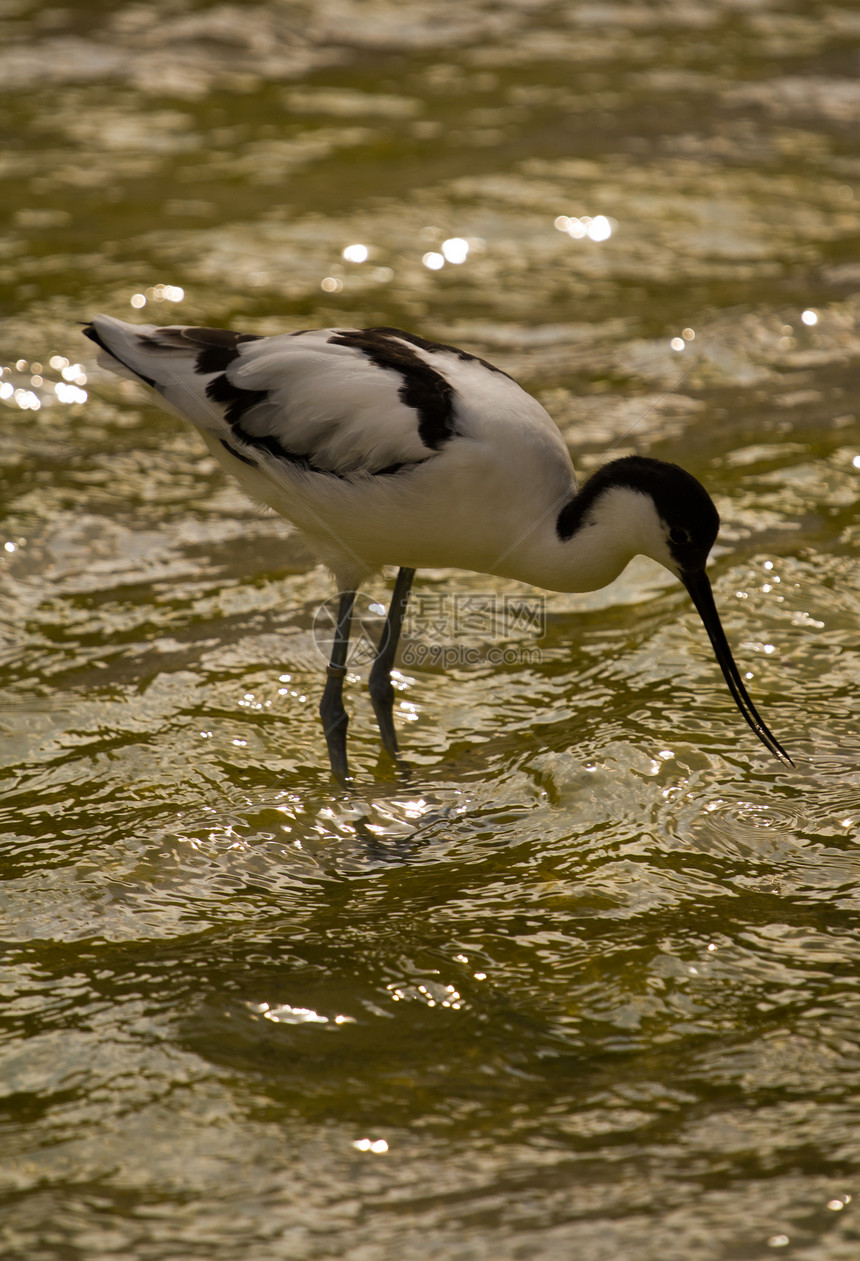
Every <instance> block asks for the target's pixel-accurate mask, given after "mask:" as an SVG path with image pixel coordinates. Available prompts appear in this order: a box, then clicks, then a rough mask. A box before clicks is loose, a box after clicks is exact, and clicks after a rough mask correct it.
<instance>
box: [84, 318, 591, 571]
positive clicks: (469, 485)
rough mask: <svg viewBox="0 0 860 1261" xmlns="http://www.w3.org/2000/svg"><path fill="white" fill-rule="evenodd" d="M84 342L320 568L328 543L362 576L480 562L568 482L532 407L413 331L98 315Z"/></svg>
mask: <svg viewBox="0 0 860 1261" xmlns="http://www.w3.org/2000/svg"><path fill="white" fill-rule="evenodd" d="M87 333H88V336H90V337H91V338H92V339H93V340H94V341H96V342H97V344H98V345H99V346H100V348H101V349H102V352H103V354H102V355H101V356H100V362H101V363H102V364H103V366H105V367H108V368H110V369H111V370H113V371H115V372H117V373H119V374H121V375H125V376H129V377H132V378H133V379H138V380H141V381H143V382H144V383H145V384H147V385H150V386H152V387H153V388H154V389H155V390H157V391H158V393H159V394H160V395H161V397H162V399H163V402H164V404H165V405H166V406H168V407H169V408H170V409H171V410H173V411H175V412H178V413H179V414H180V415H182V416H184V417H186V418H187V419H189V420H191V421H192V422H193V423H194V424H195V425H196V426H197V427H198V428H199V429H200V430H201V432H202V433H203V435H204V438H205V439H206V440H207V445H208V446H209V448H210V450H211V451H212V452H213V454H215V455H216V456H217V457H218V458H219V459H220V460H221V462H222V463H223V464H224V465H225V467H227V468H228V469H229V470H230V471H231V472H232V473H234V474H235V475H237V476H238V477H239V479H240V480H241V481H242V482H243V483H244V484H245V486H246V488H247V489H248V490H249V492H250V493H251V494H252V495H254V496H255V497H256V498H258V499H262V500H263V501H264V502H266V503H269V504H270V505H271V506H273V507H274V508H276V509H277V510H278V511H279V512H281V513H282V514H283V515H284V516H285V517H287V518H288V519H289V520H292V521H294V522H295V523H296V524H297V525H298V526H299V527H300V528H301V529H303V530H304V531H305V532H306V533H307V534H309V535H310V536H311V539H312V540H316V542H317V543H318V544H319V543H320V540H321V539H322V540H323V541H324V542H325V543H326V546H325V547H323V549H322V550H323V551H324V552H325V553H327V554H326V555H325V556H324V558H325V559H327V561H328V563H330V564H334V562H333V560H332V555H333V554H334V552H336V551H337V550H338V549H340V551H341V552H344V551H345V552H351V553H352V554H353V555H354V556H357V557H360V558H361V560H362V562H363V563H364V567H365V568H369V569H375V568H378V567H379V566H381V565H383V564H403V563H411V562H412V560H416V562H417V565H419V566H420V565H427V564H432V565H452V566H462V567H464V568H471V569H483V568H486V567H487V566H488V563H489V562H488V560H487V557H488V556H489V555H490V554H491V553H493V552H494V549H496V548H497V547H504V546H506V545H507V544H506V542H505V538H506V537H507V532H513V533H512V537H513V536H515V534H516V531H517V530H519V529H521V528H522V527H523V522H524V521H525V517H524V516H523V512H525V513H527V514H531V520H533V519H534V502H535V499H536V498H537V501H538V502H540V501H541V500H544V501H545V500H546V499H549V501H550V502H552V501H553V500H554V499H555V498H556V497H557V496H558V495H559V494H561V495H563V494H564V493H565V492H566V490H569V489H570V487H571V485H572V482H573V471H572V468H571V465H570V459H569V455H568V453H567V449H566V447H565V445H564V442H563V439H562V437H561V435H560V433H559V431H558V429H557V428H556V426H555V424H554V423H553V421H552V420H551V419H550V417H549V416H548V415H547V413H546V411H545V410H544V409H543V407H542V406H541V405H540V404H539V403H538V402H537V400H536V399H534V398H532V397H531V395H529V394H527V393H526V392H525V391H524V390H523V389H521V387H520V386H519V385H517V383H516V382H515V381H513V380H512V379H511V378H510V377H509V376H507V375H506V374H505V373H504V372H501V371H500V370H498V369H496V368H494V367H493V366H492V365H490V364H488V363H486V362H485V361H483V360H481V359H479V358H477V357H475V356H472V355H469V354H467V353H466V352H464V351H460V350H456V349H455V348H453V347H449V346H443V345H440V344H438V343H434V342H428V341H425V340H424V339H423V338H419V337H416V336H414V335H412V334H408V333H403V332H400V331H398V330H393V329H365V330H357V329H319V330H312V331H306V332H299V333H292V334H280V335H277V336H274V337H256V336H254V335H251V334H241V333H234V332H228V331H226V330H219V329H200V328H193V327H181V326H176V327H168V328H156V327H154V326H148V325H142V326H141V325H130V324H126V323H124V322H123V321H120V320H116V319H112V318H111V317H108V316H98V317H97V318H96V319H94V320H93V322H92V325H91V326H89V328H88V329H87ZM518 505H521V508H522V511H520V510H519V509H518ZM480 514H483V516H484V518H485V520H484V523H483V534H484V536H485V537H484V539H483V542H479V536H480V534H481V530H480V529H479V530H478V532H477V534H476V532H475V528H474V523H475V518H476V515H480ZM521 516H523V520H522V521H520V517H521ZM500 530H501V531H502V534H503V535H505V538H500V539H498V540H497V539H496V536H497V535H498V534H499V531H500ZM464 531H465V535H464ZM470 539H471V543H470V541H469V540H470ZM407 551H408V553H409V555H408V556H407V555H404V552H407ZM383 553H384V555H383ZM470 557H471V558H472V559H471V562H470ZM334 567H335V568H337V566H336V565H334Z"/></svg>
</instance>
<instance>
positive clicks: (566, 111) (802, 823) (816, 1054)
mask: <svg viewBox="0 0 860 1261" xmlns="http://www.w3.org/2000/svg"><path fill="white" fill-rule="evenodd" d="M858 72H860V16H858V10H857V6H856V4H854V3H853V2H852V0H843V2H842V3H839V2H835V0H834V2H832V3H829V2H825V0H820V2H819V0H816V2H815V3H802V2H801V0H797V2H796V3H792V2H791V0H756V2H752V3H743V4H740V3H730V2H728V0H713V2H712V3H710V4H708V5H703V4H697V3H693V2H692V0H689V2H684V3H679V4H673V5H659V4H644V3H632V2H631V3H616V4H602V3H580V2H569V3H563V4H562V3H541V2H540V0H531V2H526V0H501V2H498V3H489V2H487V3H477V2H470V3H464V0H458V2H457V3H454V2H453V0H434V3H432V4H430V3H423V2H422V0H405V2H404V3H402V4H399V5H394V4H388V3H382V0H365V2H364V3H361V2H360V0H337V2H336V0H321V2H319V3H311V2H310V0H308V2H307V3H286V2H282V3H277V0H273V2H270V3H268V4H265V5H264V4H254V3H248V4H238V3H230V2H229V0H228V2H227V3H223V4H218V5H215V4H209V3H202V2H200V0H198V2H196V3H195V2H194V0H173V2H168V0H164V3H151V2H143V3H138V4H134V5H118V4H109V3H104V2H103V3H100V4H92V3H90V4H87V5H86V6H83V5H81V6H64V5H62V3H61V4H59V5H57V6H56V7H49V8H45V7H44V6H43V5H41V4H34V3H33V4H31V3H28V2H26V0H5V3H4V4H3V5H2V9H0V91H2V96H0V100H2V115H0V128H2V132H3V144H2V148H0V173H2V177H3V197H2V209H0V214H2V215H3V217H4V220H5V225H4V230H3V235H2V238H0V254H2V268H0V303H2V306H0V366H3V373H2V375H0V415H2V421H3V430H2V433H3V439H2V443H0V749H2V761H0V835H2V847H0V874H2V918H0V938H2V941H3V954H2V960H0V976H1V977H2V981H0V984H2V991H0V992H2V997H3V1002H2V1007H0V1029H2V1033H1V1034H0V1037H2V1044H0V1050H2V1067H0V1088H2V1091H3V1110H2V1113H0V1173H2V1180H0V1185H2V1192H0V1253H2V1255H3V1257H4V1258H5V1257H8V1258H10V1259H11V1258H15V1259H16V1261H17V1259H18V1258H20V1259H21V1261H24V1259H26V1261H43V1259H49V1258H50V1259H51V1261H53V1259H54V1258H57V1259H60V1258H62V1259H63V1261H78V1259H81V1261H83V1259H85V1258H86V1259H89V1258H111V1259H112V1258H120V1257H123V1258H124V1257H128V1256H133V1257H135V1258H141V1259H142V1261H150V1259H152V1261H156V1259H157V1261H186V1259H187V1258H201V1259H205V1261H276V1259H278V1261H280V1259H289V1261H293V1259H295V1261H304V1259H305V1258H307V1259H315V1261H316V1259H319V1261H328V1259H329V1258H350V1259H351V1261H389V1259H391V1261H396V1259H400V1258H410V1261H411V1259H412V1258H415V1259H416V1261H430V1259H433V1261H477V1259H479V1258H480V1259H484V1258H486V1259H488V1261H515V1259H520V1258H524V1259H528V1261H533V1259H540V1261H556V1259H559V1261H568V1259H569V1258H577V1259H580V1258H582V1259H583V1261H617V1259H618V1258H622V1257H623V1258H632V1259H633V1261H689V1259H690V1258H693V1257H695V1258H704V1259H707V1261H711V1259H713V1261H717V1259H719V1261H746V1259H751V1258H752V1259H754V1258H765V1257H771V1256H790V1257H794V1258H803V1259H804V1261H843V1259H844V1261H853V1259H854V1258H855V1257H856V1256H857V1255H858V1250H860V1229H858V1226H857V1215H856V1208H857V1204H858V1196H860V1094H859V1093H858V1081H860V970H859V969H860V929H858V907H860V893H858V882H860V861H858V838H860V738H858V719H860V700H858V697H860V567H858V551H860V520H858V512H857V505H858V499H860V413H858V382H860V372H858V367H860V261H858V260H859V259H860V187H858V176H860V87H858V83H860V73H858ZM598 216H605V218H606V223H604V221H603V220H598ZM563 217H566V218H563ZM586 217H588V218H586ZM607 228H608V232H609V234H608V235H607V234H606V230H607ZM589 232H590V235H589ZM595 238H596V239H595ZM459 240H463V241H466V242H467V243H468V246H469V250H468V254H467V255H466V257H465V260H464V261H462V262H455V261H448V260H447V259H446V254H447V255H449V256H451V257H452V258H456V257H458V254H457V251H458V248H459V250H460V252H461V253H462V249H463V247H462V246H459V247H458V246H456V245H453V246H452V245H450V244H448V245H447V246H446V245H445V244H444V243H445V242H449V243H450V242H452V241H459ZM356 244H363V245H365V246H366V247H367V251H368V255H367V258H366V260H365V261H361V262H359V261H351V260H350V259H349V258H348V257H344V254H343V251H344V249H346V248H347V247H348V246H350V245H356ZM359 255H360V252H359ZM440 261H441V262H442V263H443V265H442V266H441V267H438V266H433V265H432V264H434V263H439V262H440ZM136 295H139V296H136ZM141 302H143V305H140V303H141ZM135 304H137V305H135ZM100 310H103V311H106V312H109V313H111V314H114V315H118V316H120V317H123V318H129V319H134V318H139V319H141V320H147V321H152V322H156V323H171V322H186V323H187V322H190V323H209V324H215V325H233V326H236V327H245V328H247V329H248V330H249V331H255V332H264V333H265V332H273V331H276V330H280V329H295V328H301V327H308V326H313V325H329V324H344V323H349V324H359V325H372V324H393V325H397V326H402V327H405V328H408V329H412V330H414V331H416V332H421V333H423V334H425V335H427V336H431V337H436V338H439V339H441V340H445V341H452V342H454V343H455V344H462V345H464V346H465V347H467V348H468V349H470V350H472V351H475V352H476V353H479V354H481V355H484V356H485V357H488V358H490V359H491V360H493V361H494V362H497V363H498V364H499V365H500V366H501V367H503V368H504V369H505V370H506V371H508V372H511V373H512V374H514V375H516V376H517V377H518V378H519V379H520V380H521V381H522V382H523V383H524V384H525V385H526V386H527V387H528V388H529V389H531V390H532V391H533V392H534V393H536V394H537V395H538V397H540V398H541V400H542V401H543V402H544V403H545V404H546V406H547V407H548V408H549V410H550V411H551V412H552V414H553V415H554V416H555V417H556V418H557V420H558V422H559V424H560V426H561V427H562V429H563V431H564V433H565V435H566V436H567V437H568V438H569V440H570V443H571V448H572V451H573V453H574V458H575V461H576V464H577V467H578V468H579V469H580V470H581V471H587V470H588V468H589V467H591V466H592V465H593V464H594V463H596V462H597V461H598V460H600V459H601V458H603V457H604V455H605V453H606V452H607V451H608V450H609V449H610V448H612V449H614V450H615V451H616V452H628V451H641V452H649V453H651V454H655V455H658V456H662V457H665V458H670V459H674V460H676V461H677V462H679V463H681V464H683V465H684V466H685V467H687V468H689V469H690V471H691V472H693V473H695V474H696V475H697V476H699V477H700V478H701V479H702V480H703V481H704V482H705V484H706V485H707V486H708V487H709V489H710V490H711V491H712V493H713V494H714V496H715V499H716V500H717V503H718V506H719V508H720V511H721V514H722V517H723V529H722V532H721V540H720V544H719V546H718V548H717V550H716V554H715V556H714V558H713V561H712V566H711V571H712V580H713V582H714V587H715V592H716V597H717V603H718V605H719V606H720V609H721V611H722V614H723V618H724V621H725V624H726V628H727V631H728V634H729V637H730V639H731V641H732V643H733V645H734V646H735V652H736V656H737V658H738V660H739V663H740V664H741V668H742V670H743V671H744V672H745V673H746V672H749V674H750V675H751V678H750V679H749V687H750V690H751V691H752V693H753V696H754V698H755V699H756V701H757V702H758V703H759V704H760V706H761V709H762V711H763V713H764V715H765V717H766V718H767V720H768V721H769V722H770V724H771V725H772V727H773V729H774V731H775V733H776V734H777V736H778V737H779V739H780V740H781V741H782V742H783V743H784V744H785V745H786V747H787V748H788V749H789V750H790V752H791V753H792V755H793V756H794V757H795V759H796V761H797V767H796V769H794V770H791V769H787V768H783V767H781V766H779V765H778V764H777V763H776V762H774V761H773V760H772V759H771V758H769V756H768V754H767V753H766V751H765V750H764V749H763V748H761V746H760V745H759V744H758V742H757V741H756V740H755V737H754V736H753V735H752V733H751V732H749V731H748V730H747V729H746V727H745V726H744V725H743V723H742V721H741V719H740V717H739V715H738V714H737V712H736V711H735V709H734V706H733V705H732V702H731V700H730V698H729V696H728V694H727V693H726V690H725V686H724V684H723V682H722V679H721V677H720V675H719V672H718V670H717V667H716V665H715V664H714V662H713V660H712V658H711V655H710V652H709V650H708V647H707V645H706V643H705V640H704V634H703V632H702V629H701V626H700V625H699V624H698V619H697V617H696V615H695V613H694V612H693V610H692V608H691V607H690V604H689V601H688V599H687V597H686V596H685V594H684V592H683V591H682V590H681V588H680V587H678V586H676V585H673V584H672V583H671V581H670V580H669V578H668V575H664V574H663V573H662V572H661V571H658V570H657V569H656V568H655V567H653V566H651V565H650V564H648V563H646V562H644V561H638V562H636V563H635V564H634V565H632V566H631V567H630V569H629V570H628V571H627V573H626V574H625V575H624V576H623V577H622V579H620V580H619V582H618V583H616V584H615V585H614V586H613V587H611V588H609V589H607V590H606V591H604V592H599V593H595V594H594V595H592V596H560V595H549V596H547V597H546V603H545V606H542V605H541V604H540V603H539V601H540V598H541V596H542V593H540V592H536V591H533V590H531V589H527V588H521V587H518V586H517V585H516V584H513V583H505V582H501V581H496V580H492V581H491V580H489V579H487V578H484V577H481V576H480V575H471V574H460V573H455V572H448V571H444V572H443V571H436V572H427V573H424V574H423V575H421V576H420V585H419V587H418V593H419V595H420V600H419V602H418V606H417V607H418V609H419V612H420V616H419V617H417V619H416V620H415V621H414V622H413V624H412V625H411V627H410V630H409V635H408V637H407V647H410V648H411V650H412V653H413V655H412V657H411V661H412V662H413V663H416V662H417V664H409V665H407V664H405V663H404V665H403V666H402V669H401V674H400V676H399V679H398V686H399V692H398V699H399V703H400V706H401V708H400V716H399V719H398V721H399V726H400V730H401V733H402V743H403V746H404V751H405V753H406V755H407V760H408V762H409V765H410V768H411V770H410V774H409V778H408V779H405V780H404V779H402V778H399V777H398V776H397V775H396V774H395V772H394V771H393V770H392V769H391V768H390V766H389V765H388V764H387V763H386V762H385V761H384V760H382V759H380V757H379V741H378V733H377V732H376V728H375V725H374V723H373V720H372V713H371V710H370V705H369V702H368V700H367V697H366V692H365V691H364V688H363V687H362V685H361V683H360V681H359V676H361V675H362V674H363V668H361V667H360V664H357V667H356V673H355V677H354V678H352V680H351V682H350V685H349V688H348V707H349V709H350V711H351V715H352V719H351V727H350V747H351V754H352V760H353V764H354V769H355V770H356V772H357V775H358V783H357V788H356V791H355V792H354V793H352V794H350V795H346V794H344V793H342V792H339V791H337V790H336V789H335V788H334V787H333V784H332V782H331V779H330V776H329V774H328V771H327V764H326V757H325V751H324V747H323V742H322V739H321V735H320V732H319V729H318V718H317V712H316V705H317V698H318V695H319V691H320V688H321V685H322V658H321V657H320V655H319V651H318V649H317V646H316V643H315V639H314V631H313V627H314V617H315V614H316V612H317V610H318V608H319V606H320V605H321V604H322V602H323V601H325V600H326V599H328V598H329V597H330V595H331V585H330V582H329V579H328V578H327V576H326V575H325V573H324V572H322V571H321V570H319V569H317V568H315V567H314V563H313V559H312V558H311V557H310V556H309V554H308V553H307V551H306V549H305V548H304V547H303V546H302V544H301V543H300V542H299V541H297V540H296V539H294V538H291V537H290V536H289V535H288V532H287V530H286V528H285V527H284V525H283V523H282V522H280V521H279V520H277V519H276V518H274V517H267V516H261V515H260V513H259V512H258V511H257V509H255V508H254V507H253V506H252V505H250V504H249V503H248V502H247V501H246V500H245V499H244V498H243V497H242V495H241V492H240V491H239V490H238V489H237V488H235V487H234V486H232V485H228V484H226V483H225V482H224V480H223V479H222V477H221V476H220V474H219V473H218V471H217V469H216V468H215V467H214V465H213V463H212V461H211V460H209V459H208V457H206V456H205V455H204V453H203V452H202V448H201V447H200V446H199V445H198V442H197V440H196V439H195V436H194V435H193V434H192V433H191V432H186V431H185V430H184V429H183V428H182V427H181V426H180V425H179V423H178V422H174V421H173V420H171V419H170V418H168V417H166V416H164V415H162V414H161V413H160V412H158V411H157V410H156V409H154V408H153V407H152V406H151V405H150V403H149V402H148V401H147V400H146V399H145V398H144V397H143V394H142V392H139V391H138V390H137V389H136V388H135V387H134V386H132V385H131V384H130V383H125V382H118V381H117V380H115V379H113V378H110V377H109V376H108V375H107V374H103V373H100V372H99V371H98V370H97V369H96V368H95V365H94V363H93V357H92V354H91V350H92V347H91V346H90V345H89V344H88V343H86V342H85V341H84V339H82V338H81V337H80V335H79V330H78V327H77V322H78V321H81V320H86V319H87V318H88V317H89V316H91V315H92V314H94V313H95V312H96V311H100ZM685 330H686V333H685ZM690 334H694V336H691V335H690ZM673 343H674V347H677V348H673ZM64 373H65V376H64ZM4 545H5V547H4ZM390 585H391V584H390V581H389V582H388V583H386V581H384V580H380V581H379V582H378V583H377V584H376V585H375V586H374V587H373V588H372V589H370V590H369V592H368V594H369V597H370V598H372V599H375V600H377V601H382V602H383V603H384V601H385V600H386V598H387V594H388V592H389V591H390ZM467 598H468V599H472V600H475V599H477V600H478V601H479V604H480V601H483V602H484V603H483V606H482V607H484V608H486V606H487V601H489V602H490V607H491V609H492V611H493V613H492V618H491V619H490V621H489V622H486V621H484V622H483V623H482V622H480V621H479V622H477V623H476V622H475V621H474V620H473V621H470V622H469V623H468V625H467V624H466V623H465V621H457V615H456V613H455V610H458V609H463V608H465V607H466V606H465V603H464V602H465V601H466V599H467ZM506 599H508V600H509V601H510V600H520V601H523V600H524V601H526V602H527V607H528V609H529V610H530V611H531V612H530V614H529V616H531V615H532V614H534V616H533V617H531V621H530V620H529V616H527V617H526V618H525V620H523V619H522V618H521V619H520V620H519V621H518V620H517V618H516V616H514V617H512V618H511V617H506V616H502V615H501V613H500V610H505V609H507V610H508V611H509V609H510V606H506V605H505V600H506ZM471 607H475V606H474V605H472V606H471ZM440 611H441V612H440ZM434 617H435V618H436V620H435V621H434V620H433V619H434ZM440 617H441V625H440V623H439V618H440ZM443 648H445V652H443V651H442V649H443ZM418 650H420V651H418ZM416 652H417V656H416ZM434 654H435V655H434Z"/></svg>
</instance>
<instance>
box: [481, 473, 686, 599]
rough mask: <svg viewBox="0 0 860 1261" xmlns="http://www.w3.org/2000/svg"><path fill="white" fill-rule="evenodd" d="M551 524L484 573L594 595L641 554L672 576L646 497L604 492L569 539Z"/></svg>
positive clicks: (623, 490)
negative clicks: (561, 535) (560, 535)
mask: <svg viewBox="0 0 860 1261" xmlns="http://www.w3.org/2000/svg"><path fill="white" fill-rule="evenodd" d="M557 519H558V513H557V512H553V513H551V514H548V516H547V517H546V518H545V519H544V520H542V521H540V522H539V523H538V524H537V525H535V526H534V527H533V528H531V529H529V530H527V531H526V532H525V533H524V534H523V536H522V537H521V538H520V539H519V540H518V541H517V542H516V543H515V544H514V545H513V546H512V547H511V548H510V549H509V551H508V552H507V554H506V555H504V556H502V557H500V558H499V561H498V563H497V564H495V565H494V566H493V568H492V569H491V570H490V572H491V573H495V574H499V575H501V576H503V577H507V578H517V579H519V580H520V581H522V582H529V583H532V584H533V585H534V586H539V587H545V588H547V590H549V591H596V590H598V588H600V587H605V586H606V585H607V583H610V582H612V581H613V580H614V579H615V578H617V577H618V575H619V574H620V573H621V571H622V570H623V569H624V568H625V567H626V565H627V564H628V563H629V562H630V561H631V560H632V559H633V557H634V556H636V555H639V554H641V555H644V556H650V557H651V558H652V559H653V560H656V561H657V562H658V563H659V564H661V565H663V566H664V567H665V568H666V569H668V570H669V571H670V572H671V573H673V574H676V575H677V573H678V568H677V565H676V564H675V562H674V560H673V559H672V555H671V553H670V552H669V548H668V545H667V542H666V531H665V527H664V526H663V524H662V522H661V521H660V518H659V516H658V515H657V510H656V508H655V506H654V501H653V499H652V498H651V496H650V495H647V494H643V493H641V492H640V491H636V490H633V489H631V488H630V487H628V486H612V487H609V488H607V490H606V491H605V492H604V493H603V494H602V495H601V496H600V498H599V499H597V500H596V501H595V503H594V504H593V506H592V507H591V509H590V510H589V512H588V513H587V514H586V516H585V518H584V519H583V521H582V522H581V524H580V525H579V528H578V529H577V530H576V531H575V533H574V534H573V535H572V536H571V537H570V538H569V539H564V540H563V539H560V538H559V536H558V532H557V529H556V522H557Z"/></svg>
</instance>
